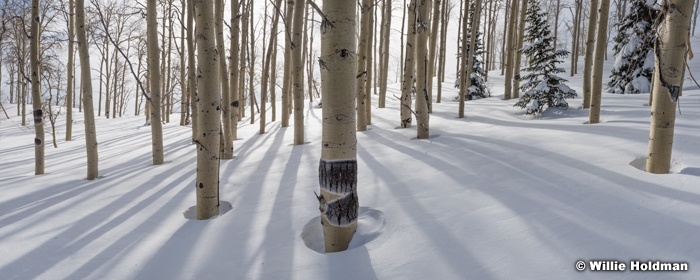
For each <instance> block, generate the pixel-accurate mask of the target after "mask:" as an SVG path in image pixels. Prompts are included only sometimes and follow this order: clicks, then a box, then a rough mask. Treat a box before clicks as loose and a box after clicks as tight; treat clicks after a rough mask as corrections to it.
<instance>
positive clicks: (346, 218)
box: [318, 0, 359, 253]
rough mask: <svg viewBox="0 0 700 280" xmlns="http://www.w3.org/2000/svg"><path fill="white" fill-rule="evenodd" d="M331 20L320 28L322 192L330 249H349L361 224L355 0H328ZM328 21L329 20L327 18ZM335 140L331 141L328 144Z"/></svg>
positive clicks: (323, 220)
mask: <svg viewBox="0 0 700 280" xmlns="http://www.w3.org/2000/svg"><path fill="white" fill-rule="evenodd" d="M323 2H324V3H323V13H324V14H325V16H326V19H324V20H329V21H330V23H332V24H331V25H328V26H330V27H329V28H328V29H327V30H326V31H325V32H322V34H321V60H322V61H324V63H323V65H324V66H323V67H322V68H321V75H322V79H321V80H322V85H321V86H322V93H323V103H324V104H323V109H322V110H323V113H322V114H323V119H324V120H326V121H324V122H323V132H322V142H323V144H322V145H321V160H320V162H319V175H318V177H319V184H320V192H321V194H320V195H319V196H318V200H319V204H320V207H319V209H320V210H321V224H322V225H323V236H324V241H325V249H326V252H329V253H330V252H339V251H344V250H347V248H348V245H349V244H350V240H352V236H353V234H354V233H355V231H356V229H357V216H358V210H359V203H358V197H357V147H356V143H357V141H356V132H355V123H354V120H353V118H352V117H349V116H353V115H354V114H355V95H356V91H355V88H354V87H355V86H356V84H355V83H354V78H355V76H356V73H357V72H356V71H357V65H356V62H357V60H356V59H355V57H354V54H355V53H356V49H355V47H356V40H355V30H356V23H355V18H356V17H355V10H356V7H357V4H356V3H355V2H354V1H337V0H325V1H323ZM322 24H323V25H325V23H322ZM329 143H331V144H332V145H329Z"/></svg>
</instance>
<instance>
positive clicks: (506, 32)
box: [500, 0, 516, 97]
mask: <svg viewBox="0 0 700 280" xmlns="http://www.w3.org/2000/svg"><path fill="white" fill-rule="evenodd" d="M513 1H516V0H506V6H505V8H504V10H505V17H504V18H503V21H504V23H505V24H506V26H505V27H503V42H502V43H501V61H500V62H501V76H503V75H504V73H505V71H506V67H507V65H508V64H507V63H508V51H507V50H506V41H508V39H510V29H511V28H512V27H511V15H512V13H511V12H510V11H511V10H512V9H513ZM507 84H508V83H506V85H507ZM504 97H505V96H504Z"/></svg>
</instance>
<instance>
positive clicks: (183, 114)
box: [137, 0, 228, 126]
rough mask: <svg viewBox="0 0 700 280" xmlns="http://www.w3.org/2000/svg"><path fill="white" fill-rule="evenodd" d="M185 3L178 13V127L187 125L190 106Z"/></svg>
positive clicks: (183, 1) (182, 2)
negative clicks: (186, 59)
mask: <svg viewBox="0 0 700 280" xmlns="http://www.w3.org/2000/svg"><path fill="white" fill-rule="evenodd" d="M185 1H186V0H182V1H181V2H180V3H181V5H182V11H181V12H180V24H181V25H180V93H181V95H180V126H185V125H187V117H188V116H189V115H190V111H189V108H190V106H189V104H188V102H187V101H188V100H189V96H188V93H189V90H187V80H186V78H185V76H186V75H187V74H186V71H187V70H186V69H187V68H185V29H186V26H185V22H187V19H186V18H185V15H186V13H185V9H186V7H187V4H186V3H185ZM227 94H228V93H227ZM137 96H138V90H137Z"/></svg>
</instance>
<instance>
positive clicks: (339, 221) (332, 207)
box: [325, 192, 359, 226]
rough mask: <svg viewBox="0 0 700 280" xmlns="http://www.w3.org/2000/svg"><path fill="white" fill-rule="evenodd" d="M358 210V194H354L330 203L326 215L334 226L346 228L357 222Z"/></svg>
mask: <svg viewBox="0 0 700 280" xmlns="http://www.w3.org/2000/svg"><path fill="white" fill-rule="evenodd" d="M358 208H359V203H358V201H357V193H356V192H353V193H349V194H347V195H346V196H344V197H341V198H338V199H335V200H331V201H329V202H328V205H327V206H326V211H325V214H326V218H328V221H329V222H330V223H331V224H332V225H334V226H345V225H349V224H350V223H352V222H354V221H356V220H357V212H358Z"/></svg>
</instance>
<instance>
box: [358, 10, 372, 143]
mask: <svg viewBox="0 0 700 280" xmlns="http://www.w3.org/2000/svg"><path fill="white" fill-rule="evenodd" d="M370 2H371V1H370V0H362V5H361V6H360V37H359V38H360V42H359V43H358V44H357V52H358V54H357V76H356V79H355V81H356V84H355V90H356V91H357V131H365V130H367V105H366V103H367V97H366V96H365V95H366V94H367V92H366V91H367V87H366V83H367V66H368V65H367V52H368V50H369V48H368V47H367V45H369V42H368V40H367V39H368V35H369V28H371V27H370V26H369V13H370V4H371V3H370Z"/></svg>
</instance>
